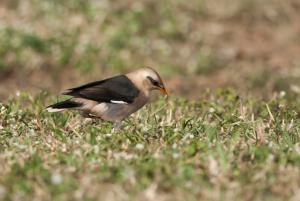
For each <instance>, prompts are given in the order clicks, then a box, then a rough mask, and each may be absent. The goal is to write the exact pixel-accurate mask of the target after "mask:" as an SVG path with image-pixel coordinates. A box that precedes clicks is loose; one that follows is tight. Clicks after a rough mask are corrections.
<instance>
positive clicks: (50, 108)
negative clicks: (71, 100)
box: [46, 107, 65, 112]
mask: <svg viewBox="0 0 300 201" xmlns="http://www.w3.org/2000/svg"><path fill="white" fill-rule="evenodd" d="M46 110H47V112H60V111H64V110H65V109H57V108H52V107H48V108H47V109H46Z"/></svg>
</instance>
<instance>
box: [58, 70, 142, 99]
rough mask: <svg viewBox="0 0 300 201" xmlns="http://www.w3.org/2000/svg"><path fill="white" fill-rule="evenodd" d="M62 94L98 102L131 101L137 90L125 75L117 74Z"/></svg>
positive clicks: (136, 94)
mask: <svg viewBox="0 0 300 201" xmlns="http://www.w3.org/2000/svg"><path fill="white" fill-rule="evenodd" d="M63 94H64V95H70V96H74V97H77V98H86V99H89V100H94V101H98V102H107V103H109V102H112V101H114V102H118V101H119V102H125V103H132V102H133V101H134V99H135V98H136V97H137V96H138V95H139V90H138V88H137V87H136V86H134V84H133V83H132V82H131V81H130V80H129V79H128V78H127V77H126V76H125V75H119V76H116V77H112V78H108V79H105V80H101V81H96V82H91V83H88V84H85V85H82V86H79V87H76V88H72V89H68V90H67V91H66V92H64V93H63Z"/></svg>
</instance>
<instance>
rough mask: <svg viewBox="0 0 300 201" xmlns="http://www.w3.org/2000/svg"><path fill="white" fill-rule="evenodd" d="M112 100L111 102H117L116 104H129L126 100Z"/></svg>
mask: <svg viewBox="0 0 300 201" xmlns="http://www.w3.org/2000/svg"><path fill="white" fill-rule="evenodd" d="M110 102H111V103H115V104H125V105H127V104H128V103H127V102H124V101H116V100H111V101H110Z"/></svg>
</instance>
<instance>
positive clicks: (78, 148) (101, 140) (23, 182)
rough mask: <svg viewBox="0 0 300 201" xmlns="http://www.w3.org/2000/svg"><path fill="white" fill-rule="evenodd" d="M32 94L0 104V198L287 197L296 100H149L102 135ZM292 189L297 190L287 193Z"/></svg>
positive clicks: (295, 169)
mask: <svg viewBox="0 0 300 201" xmlns="http://www.w3.org/2000/svg"><path fill="white" fill-rule="evenodd" d="M53 100H54V98H53V97H51V96H50V95H48V94H45V93H41V94H40V95H39V96H36V97H31V96H30V95H29V94H26V93H21V94H20V96H19V97H16V98H13V99H11V100H10V101H9V102H8V103H7V104H2V105H1V106H0V113H1V116H0V125H1V129H0V137H1V140H0V143H1V146H0V150H1V154H0V164H1V172H0V199H2V200H19V199H21V198H22V200H32V198H35V199H36V200H198V199H201V200H297V199H299V193H298V190H299V188H300V184H299V181H300V172H299V171H300V168H299V167H300V150H299V139H300V138H299V137H300V120H299V119H300V118H299V117H300V102H299V99H297V97H296V96H295V97H288V95H285V96H283V95H282V96H275V97H274V98H273V99H270V100H268V101H264V100H259V99H256V98H251V97H244V98H241V97H239V96H238V95H237V94H236V93H235V92H234V91H233V90H219V91H215V92H210V93H205V94H203V95H202V97H201V98H200V99H199V100H198V101H189V100H185V99H182V98H171V99H170V100H168V101H165V100H164V99H159V100H157V101H154V102H153V103H152V104H150V105H148V106H147V107H146V108H144V109H142V110H141V111H139V112H138V113H137V114H135V115H134V116H132V117H131V118H129V119H128V120H127V121H126V122H124V125H123V126H124V128H123V129H122V130H121V131H120V132H118V133H114V134H112V133H111V129H112V125H111V124H110V123H108V122H98V121H94V120H93V121H91V120H83V119H82V118H81V117H80V116H79V114H77V113H76V112H65V113H59V114H53V113H47V112H46V111H45V110H44V107H45V105H46V102H47V103H48V102H51V101H53ZM297 189H298V190H297Z"/></svg>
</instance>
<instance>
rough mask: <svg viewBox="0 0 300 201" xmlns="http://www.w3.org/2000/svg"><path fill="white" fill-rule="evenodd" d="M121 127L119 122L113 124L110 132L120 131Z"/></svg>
mask: <svg viewBox="0 0 300 201" xmlns="http://www.w3.org/2000/svg"><path fill="white" fill-rule="evenodd" d="M121 126H122V122H121V121H117V122H115V123H114V125H113V129H112V132H113V133H115V132H116V131H118V130H120V128H121Z"/></svg>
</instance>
